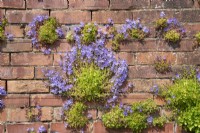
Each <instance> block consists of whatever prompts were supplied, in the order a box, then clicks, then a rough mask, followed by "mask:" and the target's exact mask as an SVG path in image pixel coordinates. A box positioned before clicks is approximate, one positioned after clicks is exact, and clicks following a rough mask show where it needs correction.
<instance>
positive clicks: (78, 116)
mask: <svg viewBox="0 0 200 133" xmlns="http://www.w3.org/2000/svg"><path fill="white" fill-rule="evenodd" d="M85 110H86V106H85V105H84V104H83V103H80V102H76V103H75V104H73V105H72V107H71V108H70V109H69V111H65V116H66V122H67V123H68V125H69V126H70V127H71V128H83V127H84V126H85V125H86V124H87V122H88V119H87V117H86V116H85V113H84V111H85Z"/></svg>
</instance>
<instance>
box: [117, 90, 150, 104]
mask: <svg viewBox="0 0 200 133" xmlns="http://www.w3.org/2000/svg"><path fill="white" fill-rule="evenodd" d="M146 99H153V95H151V94H149V93H130V94H127V95H122V96H120V102H122V103H125V104H131V103H134V102H139V101H144V100H146Z"/></svg>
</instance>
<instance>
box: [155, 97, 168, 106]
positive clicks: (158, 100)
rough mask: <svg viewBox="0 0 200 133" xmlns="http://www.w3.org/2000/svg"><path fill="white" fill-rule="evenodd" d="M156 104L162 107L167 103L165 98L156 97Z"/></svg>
mask: <svg viewBox="0 0 200 133" xmlns="http://www.w3.org/2000/svg"><path fill="white" fill-rule="evenodd" d="M154 102H155V103H156V104H157V105H160V106H163V105H165V104H166V101H165V99H164V98H162V97H159V96H154Z"/></svg>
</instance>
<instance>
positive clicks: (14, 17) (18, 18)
mask: <svg viewBox="0 0 200 133" xmlns="http://www.w3.org/2000/svg"><path fill="white" fill-rule="evenodd" d="M37 15H49V13H48V11H44V10H23V11H22V10H8V11H7V12H6V16H7V18H8V22H9V23H30V22H31V21H32V20H33V18H34V17H36V16H37Z"/></svg>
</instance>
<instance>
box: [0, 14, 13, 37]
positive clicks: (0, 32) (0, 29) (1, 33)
mask: <svg viewBox="0 0 200 133" xmlns="http://www.w3.org/2000/svg"><path fill="white" fill-rule="evenodd" d="M7 25H8V20H7V19H6V18H5V17H3V18H1V21H0V41H4V40H6V39H8V40H9V41H12V40H13V35H12V34H9V33H5V27H6V26H7Z"/></svg>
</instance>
